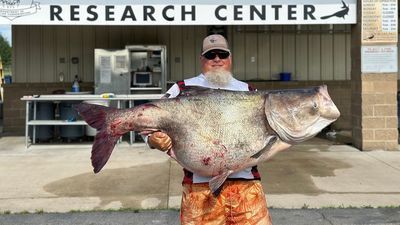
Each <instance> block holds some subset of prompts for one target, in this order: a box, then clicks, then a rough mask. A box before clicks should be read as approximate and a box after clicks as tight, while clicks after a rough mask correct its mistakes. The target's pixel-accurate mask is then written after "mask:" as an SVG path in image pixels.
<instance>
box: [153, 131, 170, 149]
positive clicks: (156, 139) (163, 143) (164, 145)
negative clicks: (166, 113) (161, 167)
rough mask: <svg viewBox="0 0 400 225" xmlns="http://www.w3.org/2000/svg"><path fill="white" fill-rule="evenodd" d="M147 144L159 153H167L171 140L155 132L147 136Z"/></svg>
mask: <svg viewBox="0 0 400 225" xmlns="http://www.w3.org/2000/svg"><path fill="white" fill-rule="evenodd" d="M147 142H148V144H149V146H150V147H152V148H156V149H158V150H160V151H163V152H165V151H168V150H170V149H171V148H172V141H171V138H170V137H169V136H168V135H167V134H166V133H163V132H160V131H156V132H154V133H152V134H151V135H150V136H149V139H148V140H147Z"/></svg>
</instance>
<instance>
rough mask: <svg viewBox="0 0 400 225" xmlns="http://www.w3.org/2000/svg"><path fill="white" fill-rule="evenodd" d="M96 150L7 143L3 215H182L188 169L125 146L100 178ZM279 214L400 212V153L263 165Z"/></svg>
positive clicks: (333, 153)
mask: <svg viewBox="0 0 400 225" xmlns="http://www.w3.org/2000/svg"><path fill="white" fill-rule="evenodd" d="M90 150H91V144H89V143H86V144H73V143H70V144H36V145H33V146H30V147H29V148H28V149H26V148H25V145H24V137H0V181H1V182H0V212H6V213H8V212H42V211H44V212H69V211H72V210H82V211H83V210H103V209H120V208H133V209H148V208H162V209H166V208H179V204H180V193H181V179H182V168H181V167H180V166H179V165H178V164H177V163H176V162H175V161H173V160H171V159H170V158H169V157H168V156H167V155H166V154H164V153H162V152H159V151H157V150H150V149H148V148H147V147H146V146H145V145H144V144H143V143H137V144H134V145H132V146H129V144H127V143H126V142H122V143H120V144H118V145H117V147H116V149H115V150H114V152H113V154H112V156H111V158H110V160H109V162H108V163H107V164H106V166H105V168H104V169H103V170H102V171H101V172H100V173H98V174H93V172H92V167H91V164H90ZM259 170H260V173H261V175H262V182H263V186H264V189H265V192H266V196H267V201H268V205H269V207H271V208H283V209H292V208H303V209H304V208H309V209H311V208H325V207H337V208H343V207H394V206H397V207H399V206H400V151H393V152H390V151H379V150H377V151H370V152H361V151H359V150H357V149H355V148H353V147H351V146H348V145H332V142H329V141H327V140H323V139H318V138H314V139H313V140H311V141H308V142H305V143H303V144H301V145H297V146H294V147H292V148H291V149H290V150H288V151H285V152H281V153H279V154H278V155H276V156H275V157H274V158H273V159H272V160H271V161H269V162H265V163H263V164H261V165H259Z"/></svg>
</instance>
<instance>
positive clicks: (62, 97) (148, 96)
mask: <svg viewBox="0 0 400 225" xmlns="http://www.w3.org/2000/svg"><path fill="white" fill-rule="evenodd" d="M162 96H163V94H132V95H113V96H112V97H107V95H90V94H85V95H68V94H64V95H29V96H23V97H22V98H21V100H22V101H26V118H25V146H26V148H28V135H29V134H28V130H29V126H33V132H32V144H35V139H36V129H35V127H36V126H40V125H58V126H70V125H72V126H73V125H87V123H86V122H85V121H82V120H81V121H64V120H37V119H36V103H37V102H38V101H51V102H60V101H88V100H109V101H117V107H118V108H121V101H129V107H133V106H134V101H135V100H156V99H160V98H161V97H162ZM32 103H33V119H32V120H30V119H29V118H30V117H29V114H30V112H29V111H30V110H29V106H30V104H32ZM133 141H134V132H130V144H132V143H133Z"/></svg>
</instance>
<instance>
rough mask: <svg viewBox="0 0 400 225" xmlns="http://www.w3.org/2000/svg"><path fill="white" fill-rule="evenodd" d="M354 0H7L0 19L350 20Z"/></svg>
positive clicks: (113, 21)
mask: <svg viewBox="0 0 400 225" xmlns="http://www.w3.org/2000/svg"><path fill="white" fill-rule="evenodd" d="M356 3H357V1H356V0H325V1H322V0H291V1H289V0H283V1H278V0H272V1H261V0H253V1H250V0H247V1H245V0H241V1H228V0H220V1H211V0H203V1H199V0H197V1H196V0H181V1H178V0H175V1H161V0H146V1H145V0H137V1H131V0H120V1H102V0H97V1H96V0H75V1H66V0H59V1H50V0H37V1H36V0H9V1H3V3H2V4H0V24H41V25H44V24H49V25H207V24H212V25H250V24H252V25H257V24H259V25H268V24H355V23H356V12H357V9H356V5H357V4H356Z"/></svg>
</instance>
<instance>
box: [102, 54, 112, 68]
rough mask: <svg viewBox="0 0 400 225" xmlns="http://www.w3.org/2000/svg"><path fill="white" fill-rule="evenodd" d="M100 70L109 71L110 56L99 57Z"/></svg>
mask: <svg viewBox="0 0 400 225" xmlns="http://www.w3.org/2000/svg"><path fill="white" fill-rule="evenodd" d="M100 68H102V69H111V57H110V56H100Z"/></svg>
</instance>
